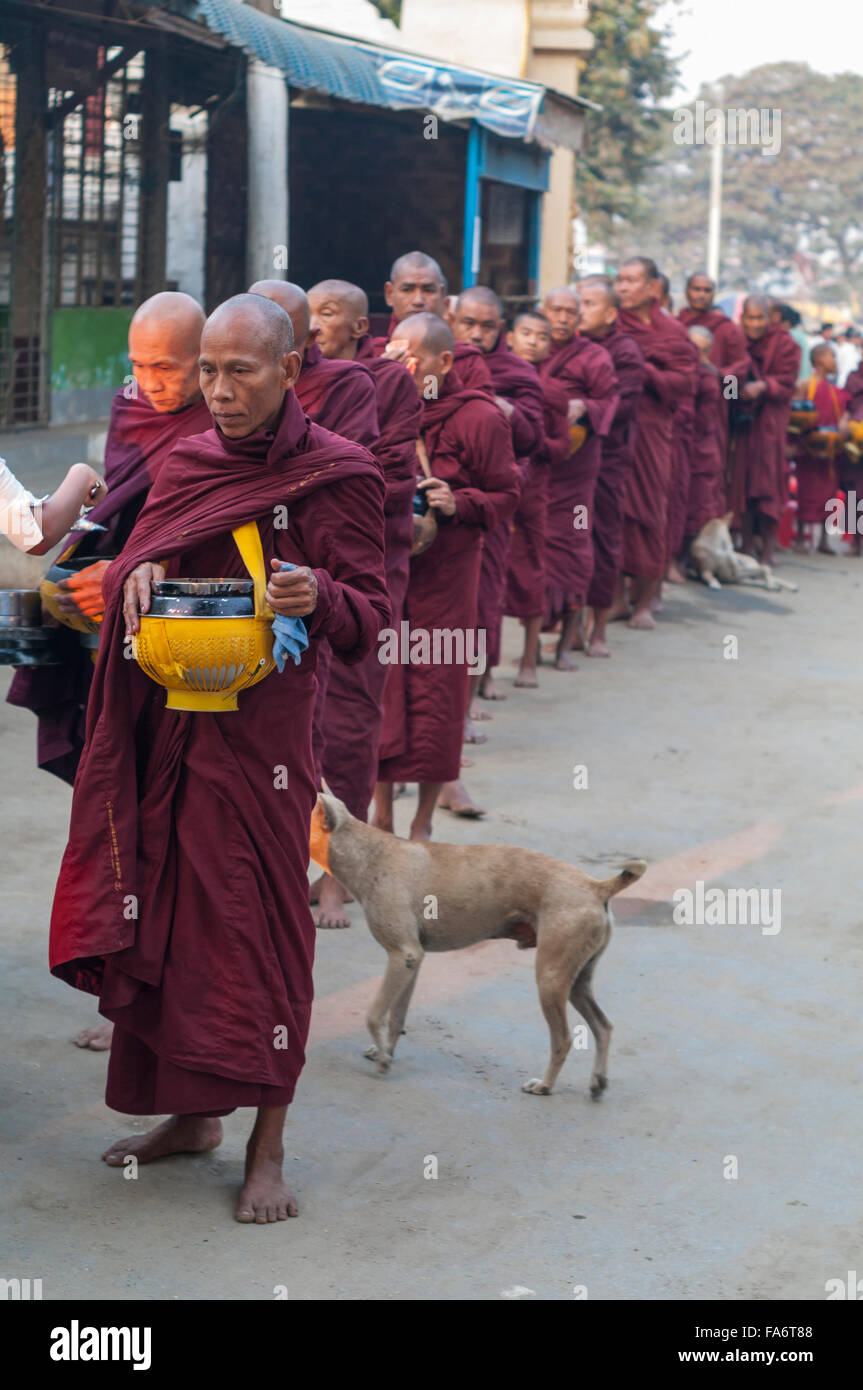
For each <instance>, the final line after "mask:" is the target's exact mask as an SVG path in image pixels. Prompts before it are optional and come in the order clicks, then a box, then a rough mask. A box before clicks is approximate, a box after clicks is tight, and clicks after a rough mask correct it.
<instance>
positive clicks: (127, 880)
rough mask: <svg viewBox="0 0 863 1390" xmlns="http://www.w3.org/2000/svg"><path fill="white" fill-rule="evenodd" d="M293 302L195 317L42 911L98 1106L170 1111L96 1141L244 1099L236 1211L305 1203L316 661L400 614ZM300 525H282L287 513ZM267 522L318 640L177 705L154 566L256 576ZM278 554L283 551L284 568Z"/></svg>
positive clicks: (113, 585) (350, 449) (213, 1128)
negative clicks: (303, 362) (252, 679)
mask: <svg viewBox="0 0 863 1390" xmlns="http://www.w3.org/2000/svg"><path fill="white" fill-rule="evenodd" d="M292 344H293V334H292V331H291V325H290V320H289V319H288V317H287V315H286V314H285V313H284V312H283V311H282V310H281V309H280V308H279V307H278V306H277V305H275V304H271V303H269V302H268V301H267V300H265V299H262V298H261V297H259V296H257V295H239V296H237V297H236V298H235V299H233V300H229V301H228V302H227V303H226V304H223V305H222V306H220V308H219V309H217V310H216V311H215V313H214V314H212V315H211V317H210V318H209V319H208V320H207V323H206V325H205V328H204V332H203V336H202V340H201V385H202V389H203V392H204V396H205V398H206V400H207V404H208V405H209V407H210V409H211V412H212V415H213V420H214V428H213V429H211V430H209V431H207V432H206V433H205V434H202V435H197V436H193V437H192V438H190V439H188V440H184V441H182V442H181V443H180V444H179V445H178V446H177V448H176V449H175V450H174V452H173V453H172V455H171V457H170V459H169V460H168V462H167V463H166V464H165V466H164V467H163V469H162V471H161V473H160V475H159V478H158V479H157V481H156V483H155V484H154V486H153V488H152V490H151V493H150V497H149V499H148V502H147V504H146V506H145V507H144V509H143V511H142V512H141V515H140V517H139V518H138V521H137V523H136V525H135V528H134V529H133V531H132V534H131V536H130V537H129V540H128V542H127V544H126V546H125V548H124V550H123V552H122V554H121V556H120V558H119V559H118V560H117V561H115V563H114V564H113V565H112V566H111V568H110V569H109V571H108V573H107V574H106V576H105V580H104V592H105V618H104V623H103V630H102V642H101V643H100V648H99V659H98V663H97V667H96V672H95V676H94V680H93V690H92V694H91V699H90V705H89V709H88V715H87V743H86V746H85V749H84V754H83V757H82V760H81V766H80V769H79V773H78V777H77V780H76V783H75V792H74V798H73V803H72V816H71V828H70V838H69V845H68V848H67V850H66V853H65V856H64V859H63V865H62V868H61V871H60V878H59V882H58V885H57V892H56V895H55V900H54V910H53V915H52V922H51V969H52V971H53V972H54V974H56V975H58V976H59V977H60V978H62V979H65V980H66V981H67V982H68V983H70V984H72V985H74V986H76V987H77V988H79V989H83V990H87V991H89V992H91V993H96V994H98V995H99V1001H100V1011H101V1012H102V1013H103V1014H104V1015H105V1016H106V1017H108V1018H110V1019H112V1020H113V1021H114V1023H115V1025H116V1026H115V1038H114V1045H113V1047H112V1050H111V1057H110V1063H109V1068H108V1083H107V1095H106V1099H107V1103H108V1105H109V1106H111V1108H113V1109H116V1110H119V1111H121V1112H122V1113H124V1114H136V1115H152V1114H166V1113H168V1114H170V1115H171V1118H170V1119H168V1120H167V1121H165V1122H164V1123H162V1124H160V1125H158V1126H157V1127H156V1128H155V1129H152V1130H150V1131H149V1133H147V1134H143V1135H137V1136H133V1137H132V1138H130V1139H122V1140H120V1141H119V1142H118V1143H116V1144H113V1145H111V1147H110V1148H109V1149H108V1150H107V1151H106V1152H105V1154H104V1155H103V1157H104V1159H105V1162H107V1163H108V1164H109V1165H111V1166H114V1167H122V1166H123V1165H124V1164H125V1163H126V1162H127V1161H128V1157H129V1156H130V1155H132V1156H134V1157H135V1158H136V1159H137V1161H138V1162H139V1163H146V1162H150V1161H151V1160H153V1159H156V1158H160V1157H163V1156H165V1155H167V1154H173V1153H178V1152H201V1151H208V1150H210V1149H213V1148H215V1147H216V1146H217V1145H218V1143H219V1142H220V1140H221V1132H222V1127H221V1120H220V1117H221V1116H223V1115H226V1114H229V1113H230V1112H231V1111H232V1110H234V1109H235V1108H236V1107H238V1106H252V1107H255V1108H257V1111H258V1114H257V1119H256V1122H255V1125H254V1128H253V1130H252V1133H251V1136H250V1139H249V1143H248V1148H247V1158H246V1175H245V1182H244V1186H243V1189H242V1192H241V1194H240V1198H239V1202H238V1205H237V1210H236V1216H237V1219H238V1220H239V1221H245V1222H257V1223H260V1224H263V1223H266V1222H270V1221H277V1220H283V1219H285V1218H286V1217H287V1216H289V1215H291V1216H295V1215H296V1214H297V1208H296V1203H295V1202H294V1199H293V1197H292V1196H291V1194H290V1193H289V1192H288V1190H287V1188H286V1187H285V1184H284V1180H283V1177H282V1159H283V1151H282V1142H283V1141H282V1131H283V1127H284V1120H285V1113H286V1108H287V1106H288V1104H289V1103H290V1101H291V1099H292V1097H293V1093H294V1087H295V1085H296V1082H297V1078H298V1076H299V1074H300V1072H301V1070H302V1066H303V1061H304V1048H305V1043H306V1037H307V1033H308V1026H309V1017H310V1012H311V1002H312V958H313V954H314V927H313V923H312V919H311V913H310V911H309V906H308V895H307V891H306V871H307V867H308V861H309V848H308V846H309V827H310V820H311V813H312V808H313V806H314V802H315V796H316V788H315V775H314V764H313V759H312V752H311V721H312V709H313V705H314V700H315V693H316V681H315V660H316V654H317V648H318V645H319V643H320V640H321V639H322V638H323V637H325V636H326V637H327V639H328V640H329V641H330V643H331V644H332V646H333V647H334V648H335V649H336V650H337V651H339V652H340V654H341V655H342V657H343V658H345V659H356V660H360V659H361V658H362V657H363V656H364V655H365V653H366V652H367V651H369V650H370V649H371V647H372V645H373V644H374V642H375V639H376V637H377V632H378V629H379V627H380V625H381V624H382V623H385V622H387V621H388V620H389V605H388V602H387V598H386V590H385V583H384V570H383V482H382V480H381V477H380V471H379V469H378V467H377V464H376V463H375V461H374V459H373V458H372V457H371V455H369V454H368V452H367V451H366V450H364V449H361V448H359V447H358V446H356V445H353V444H350V443H348V442H347V441H345V440H344V439H341V438H339V437H338V436H335V435H332V434H331V433H330V432H329V431H327V430H323V429H320V428H319V427H318V426H316V425H310V424H309V422H308V420H307V419H306V417H305V416H304V415H303V413H302V410H301V409H300V407H299V404H298V402H297V400H296V398H295V396H294V394H293V391H292V389H291V388H292V386H293V383H294V381H295V380H296V377H297V375H298V373H299V369H300V357H299V354H297V353H295V352H294V351H293V350H292ZM285 507H287V508H288V512H289V525H288V526H287V527H286V528H281V529H280V528H278V527H277V526H276V524H275V522H276V518H277V516H278V515H279V513H280V512H281V511H282V510H283V509H284V508H285ZM253 521H254V522H256V523H257V526H258V530H259V534H260V538H261V543H262V548H263V553H264V558H265V562H268V568H269V570H270V575H269V583H268V586H267V589H266V601H267V603H268V604H269V606H270V608H271V609H272V610H273V612H275V613H276V614H279V615H281V616H283V617H294V618H302V619H303V621H304V623H305V626H306V629H307V633H308V638H309V644H310V645H309V648H308V650H307V651H306V652H304V653H303V655H302V658H301V660H300V662H299V665H294V664H292V662H291V660H290V658H289V659H288V661H287V664H286V666H285V669H284V671H283V672H282V673H279V672H277V671H274V672H272V673H271V674H270V675H268V676H267V677H266V678H265V679H264V680H263V681H261V682H260V683H259V684H258V685H256V686H254V687H253V688H250V689H247V690H245V691H242V692H241V693H240V694H239V696H238V700H239V708H238V709H237V710H236V711H233V712H227V711H226V712H224V713H221V714H220V713H204V712H199V713H192V712H180V711H175V710H172V709H168V708H167V706H166V703H165V693H164V691H163V690H162V688H161V687H160V686H158V685H157V684H155V683H154V682H153V681H151V680H150V679H149V678H148V677H147V676H146V675H145V674H144V672H143V670H141V669H140V667H138V666H137V664H136V663H135V661H133V660H127V655H128V653H127V651H126V650H125V647H126V645H127V643H124V632H125V633H126V636H127V639H128V637H129V636H130V635H134V634H135V633H136V632H137V631H138V629H139V626H140V618H139V611H140V612H141V613H146V612H147V611H148V608H149V601H150V585H151V582H152V581H153V580H154V579H159V578H162V577H163V576H164V575H165V572H166V571H165V569H163V567H162V566H163V565H165V564H166V565H167V573H168V574H169V575H170V576H171V577H189V578H192V577H205V576H211V575H226V576H235V577H240V576H242V577H247V576H246V574H245V568H244V565H243V562H242V560H241V558H240V555H239V551H238V548H237V544H236V542H235V541H234V539H233V536H232V531H233V529H234V528H235V527H237V526H240V525H243V524H245V523H248V522H253ZM282 561H288V562H290V563H292V564H293V565H295V566H296V568H295V569H294V570H293V571H290V572H288V571H284V572H283V571H281V569H280V566H281V562H282Z"/></svg>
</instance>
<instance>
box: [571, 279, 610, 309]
mask: <svg viewBox="0 0 863 1390" xmlns="http://www.w3.org/2000/svg"><path fill="white" fill-rule="evenodd" d="M578 294H579V297H580V298H581V299H583V300H584V299H590V300H593V299H599V300H601V301H602V302H603V303H604V304H610V305H612V306H613V307H614V308H615V309H619V308H620V298H619V296H618V293H617V290H616V289H615V288H614V283H613V282H612V281H611V280H608V279H606V278H605V276H602V275H596V276H588V277H586V278H585V279H584V280H579V282H578Z"/></svg>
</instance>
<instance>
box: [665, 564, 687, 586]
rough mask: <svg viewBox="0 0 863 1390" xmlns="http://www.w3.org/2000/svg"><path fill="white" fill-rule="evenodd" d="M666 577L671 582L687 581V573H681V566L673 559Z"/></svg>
mask: <svg viewBox="0 0 863 1390" xmlns="http://www.w3.org/2000/svg"><path fill="white" fill-rule="evenodd" d="M665 578H666V579H667V580H668V582H669V584H685V583H686V575H685V574H681V571H680V566H679V565H678V563H677V561H676V560H672V561H671V564H670V565H669V566H668V569H667V570H666V571H665Z"/></svg>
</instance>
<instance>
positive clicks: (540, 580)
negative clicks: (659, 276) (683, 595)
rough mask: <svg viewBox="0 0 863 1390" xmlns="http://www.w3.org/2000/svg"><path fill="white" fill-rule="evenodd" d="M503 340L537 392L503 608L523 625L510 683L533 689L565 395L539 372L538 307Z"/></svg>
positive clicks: (565, 440) (563, 445)
mask: <svg viewBox="0 0 863 1390" xmlns="http://www.w3.org/2000/svg"><path fill="white" fill-rule="evenodd" d="M507 343H508V344H509V347H510V349H511V350H512V352H513V353H514V354H515V356H516V357H520V358H521V360H522V361H523V362H526V363H528V364H529V365H530V366H531V367H532V368H533V370H534V371H535V372H536V373H537V376H538V378H539V384H540V391H541V394H542V433H541V437H540V440H539V442H538V444H537V445H536V447H535V448H534V450H533V452H532V453H531V455H530V457H529V459H528V461H527V463H525V462H524V461H523V460H519V469H520V472H521V495H520V497H519V502H518V507H517V508H516V513H515V516H514V517H513V522H512V540H511V546H510V561H509V573H508V576H507V590H506V599H505V604H504V612H505V613H507V614H508V615H509V616H510V617H513V618H519V619H520V620H521V622H522V625H523V627H524V649H523V651H522V655H521V660H520V661H519V668H518V675H517V676H516V679H515V684H516V685H517V686H518V687H519V688H520V689H527V690H535V689H536V687H537V686H538V685H539V680H538V678H537V664H538V656H539V641H540V632H541V630H542V622H543V616H544V614H545V605H546V584H547V575H546V532H547V529H548V475H549V467H550V464H551V462H552V460H554V461H555V462H556V463H560V462H561V460H562V459H563V458H565V457H566V455H567V454H568V453H569V422H568V411H569V400H568V398H567V394H566V391H565V390H564V388H563V386H561V385H560V383H559V382H557V381H554V380H553V379H552V378H551V377H542V376H540V375H539V368H540V366H541V364H542V363H543V362H544V361H545V359H546V358H547V357H548V355H549V353H550V352H551V324H550V323H549V321H548V319H547V318H546V317H545V315H544V314H541V313H539V311H538V310H525V311H524V312H523V313H521V314H518V315H517V316H516V318H515V319H514V320H513V325H512V328H511V329H510V331H509V333H508V334H507Z"/></svg>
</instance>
